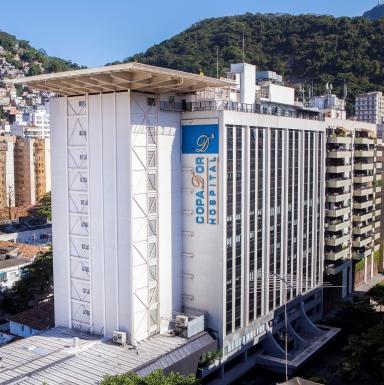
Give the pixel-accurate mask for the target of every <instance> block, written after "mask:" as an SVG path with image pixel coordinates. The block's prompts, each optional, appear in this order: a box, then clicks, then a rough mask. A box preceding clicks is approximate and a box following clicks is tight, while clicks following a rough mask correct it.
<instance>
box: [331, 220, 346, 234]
mask: <svg viewBox="0 0 384 385" xmlns="http://www.w3.org/2000/svg"><path fill="white" fill-rule="evenodd" d="M333 222H334V223H332V222H329V223H327V225H326V226H327V228H326V230H327V231H332V232H337V231H340V230H343V229H346V228H348V227H349V223H350V221H349V220H346V221H333Z"/></svg>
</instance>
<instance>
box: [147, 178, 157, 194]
mask: <svg viewBox="0 0 384 385" xmlns="http://www.w3.org/2000/svg"><path fill="white" fill-rule="evenodd" d="M147 187H148V191H156V174H148V186H147Z"/></svg>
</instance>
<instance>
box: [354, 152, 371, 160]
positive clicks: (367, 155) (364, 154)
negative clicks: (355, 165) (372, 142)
mask: <svg viewBox="0 0 384 385" xmlns="http://www.w3.org/2000/svg"><path fill="white" fill-rule="evenodd" d="M354 155H355V158H370V157H373V156H374V155H375V152H374V151H373V150H365V151H364V150H363V151H355V154H354Z"/></svg>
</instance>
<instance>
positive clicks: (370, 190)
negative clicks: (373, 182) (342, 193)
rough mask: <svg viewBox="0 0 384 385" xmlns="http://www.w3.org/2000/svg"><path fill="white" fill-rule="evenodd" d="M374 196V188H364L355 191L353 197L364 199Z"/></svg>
mask: <svg viewBox="0 0 384 385" xmlns="http://www.w3.org/2000/svg"><path fill="white" fill-rule="evenodd" d="M371 194H373V188H372V187H371V188H362V189H359V188H357V189H354V190H353V196H357V197H362V196H367V195H371Z"/></svg>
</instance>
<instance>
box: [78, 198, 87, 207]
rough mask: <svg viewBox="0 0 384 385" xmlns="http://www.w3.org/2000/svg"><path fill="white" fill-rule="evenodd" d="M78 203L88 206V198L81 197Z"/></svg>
mask: <svg viewBox="0 0 384 385" xmlns="http://www.w3.org/2000/svg"><path fill="white" fill-rule="evenodd" d="M80 203H81V205H82V206H88V199H82V200H81V201H80Z"/></svg>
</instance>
